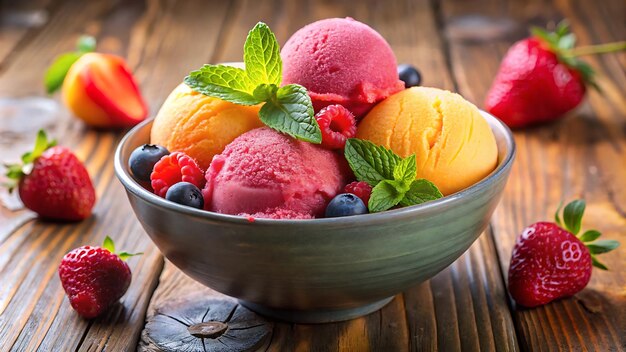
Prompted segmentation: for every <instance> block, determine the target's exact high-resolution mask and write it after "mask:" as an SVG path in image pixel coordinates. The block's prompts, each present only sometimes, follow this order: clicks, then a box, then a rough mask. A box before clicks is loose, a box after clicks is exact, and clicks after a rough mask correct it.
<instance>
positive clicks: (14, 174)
mask: <svg viewBox="0 0 626 352" xmlns="http://www.w3.org/2000/svg"><path fill="white" fill-rule="evenodd" d="M56 143H57V142H56V140H51V141H49V140H48V137H47V136H46V132H45V131H44V130H39V132H37V138H36V139H35V147H34V148H33V150H32V151H30V152H27V153H24V154H23V155H22V158H21V159H22V160H21V163H16V164H5V165H4V166H5V167H6V169H7V171H6V174H5V175H6V177H7V178H8V179H9V180H8V182H7V183H6V184H4V186H5V187H7V188H8V189H9V192H12V191H13V189H14V188H15V187H16V186H17V185H18V184H19V182H20V180H21V179H22V178H23V177H24V176H26V175H28V174H30V172H31V171H32V170H33V166H34V164H33V163H34V162H35V160H37V158H39V157H40V156H41V154H43V152H44V151H46V150H47V149H48V148H50V147H53V146H55V145H56Z"/></svg>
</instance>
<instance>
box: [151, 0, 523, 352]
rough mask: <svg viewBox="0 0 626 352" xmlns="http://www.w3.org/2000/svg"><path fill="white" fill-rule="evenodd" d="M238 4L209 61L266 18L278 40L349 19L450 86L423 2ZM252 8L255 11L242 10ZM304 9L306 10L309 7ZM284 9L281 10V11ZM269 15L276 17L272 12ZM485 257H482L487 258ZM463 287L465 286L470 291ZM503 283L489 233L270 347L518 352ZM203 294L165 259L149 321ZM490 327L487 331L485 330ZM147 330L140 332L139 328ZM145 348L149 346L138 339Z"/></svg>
mask: <svg viewBox="0 0 626 352" xmlns="http://www.w3.org/2000/svg"><path fill="white" fill-rule="evenodd" d="M254 4H255V5H252V4H251V2H236V3H234V4H233V5H232V14H231V16H232V17H233V19H234V21H233V22H236V23H238V25H237V26H234V27H232V28H230V27H228V29H227V30H222V31H221V33H220V37H219V38H218V39H217V42H218V43H221V45H220V47H219V50H217V51H216V52H215V53H213V55H212V56H211V57H210V59H215V60H216V61H214V62H217V61H239V60H241V57H242V48H243V42H244V39H245V36H246V34H247V31H248V30H249V28H251V27H252V26H254V24H255V23H256V22H257V21H259V19H263V20H264V21H266V22H267V23H268V25H269V26H270V27H271V28H272V30H273V31H274V32H275V34H276V36H277V39H278V41H279V42H281V43H284V42H285V41H286V40H287V39H288V36H289V35H290V34H291V33H293V32H294V31H296V30H297V29H299V28H300V27H302V26H303V25H305V24H307V23H310V22H312V21H315V20H317V19H321V18H326V17H342V16H353V17H355V18H357V19H359V20H362V21H364V22H366V23H369V24H370V25H372V26H373V27H374V28H375V29H376V30H378V31H380V33H381V34H382V35H383V36H384V37H385V38H387V39H388V40H389V43H390V45H391V46H392V48H393V49H394V51H395V52H396V54H397V56H398V60H399V61H401V62H408V63H412V64H414V65H417V66H418V67H420V69H421V70H423V72H425V73H426V74H425V75H424V76H425V78H424V80H425V82H426V84H429V85H432V86H437V87H442V88H447V89H453V84H452V78H451V75H450V72H449V71H448V69H447V66H446V63H445V62H446V61H445V59H444V53H443V51H442V50H441V48H442V42H441V41H440V37H439V31H438V28H437V26H436V20H435V18H434V16H433V8H432V7H431V5H430V4H429V3H427V2H418V3H414V2H390V3H388V4H385V5H384V6H383V5H382V4H381V3H380V2H377V1H371V2H363V3H358V4H355V3H353V2H349V1H339V2H338V1H333V2H332V3H323V2H315V3H307V4H306V5H304V6H305V8H307V9H308V11H306V15H303V14H302V13H300V9H301V6H296V5H295V3H291V2H289V3H286V4H284V5H285V6H284V9H282V10H281V11H279V12H278V13H276V11H275V9H277V8H281V3H280V2H277V1H255V2H254ZM251 6H256V7H255V10H256V11H253V12H251V11H247V10H246V9H249V8H250V7H251ZM307 6H308V7H307ZM282 11H284V13H283V12H282ZM272 14H274V16H272ZM485 258H487V259H486V260H485ZM468 288H470V289H469V290H468ZM503 290H504V288H503V285H502V279H501V276H500V271H499V267H498V262H497V258H496V253H495V249H494V246H493V243H492V241H491V235H490V234H489V233H485V234H484V235H483V236H481V238H480V240H478V241H477V242H476V244H475V245H474V246H472V248H471V249H470V250H469V251H468V253H466V254H465V255H464V256H463V257H462V258H461V259H459V260H458V261H457V262H456V263H455V264H453V265H452V266H451V267H450V268H448V269H446V270H445V271H444V272H442V273H441V274H439V275H438V276H437V277H436V278H435V279H433V280H431V282H426V283H424V284H422V285H419V286H417V287H415V288H412V289H410V290H408V291H407V292H405V293H403V294H400V295H398V296H397V297H396V298H395V299H394V300H393V301H392V302H391V303H390V304H389V305H388V306H386V307H384V308H383V309H382V310H380V311H378V312H375V313H373V314H370V315H369V316H366V317H363V318H359V319H355V320H353V321H349V322H342V323H335V324H324V325H313V326H312V325H299V324H285V323H277V324H276V326H275V328H274V335H273V337H272V341H271V344H270V346H269V350H270V351H283V350H298V351H308V350H312V351H365V350H371V351H381V350H388V351H405V350H412V351H426V350H441V351H448V350H453V349H460V348H463V349H465V350H473V349H475V350H478V349H482V350H495V349H496V348H499V349H500V350H507V351H515V350H517V343H516V338H515V331H514V328H513V322H512V319H511V316H510V314H509V312H508V307H507V302H506V300H505V294H504V291H503ZM197 292H201V293H202V296H216V297H219V296H220V294H219V293H217V292H215V291H211V290H210V289H207V288H204V287H202V286H201V285H199V284H198V283H196V282H194V281H193V280H191V279H189V278H188V277H187V276H185V275H184V274H183V273H182V272H180V271H179V270H178V269H177V268H175V267H174V266H173V265H172V264H171V263H169V262H167V261H166V264H165V268H164V271H163V273H162V275H161V278H160V285H159V287H158V288H157V290H156V292H155V294H154V296H153V298H152V302H151V303H150V307H149V310H148V320H150V319H151V317H152V316H153V315H154V312H155V311H156V310H157V309H158V307H160V306H162V305H163V304H167V302H169V301H171V300H173V299H179V298H181V297H185V296H186V295H194V294H196V293H197ZM486 327H488V328H486ZM144 334H145V331H144ZM142 341H143V342H142V343H143V346H144V347H143V348H145V349H147V350H150V348H152V347H153V346H152V345H151V344H150V343H149V341H147V339H142Z"/></svg>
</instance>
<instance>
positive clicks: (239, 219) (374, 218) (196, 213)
mask: <svg viewBox="0 0 626 352" xmlns="http://www.w3.org/2000/svg"><path fill="white" fill-rule="evenodd" d="M479 111H480V113H481V115H482V116H483V118H485V120H487V123H488V124H489V127H490V128H491V129H492V130H496V129H498V130H500V131H499V132H500V134H502V135H503V136H504V143H505V145H506V146H507V153H506V154H505V155H504V157H503V158H502V161H500V162H499V163H498V166H497V167H496V168H495V169H494V170H493V171H492V172H491V173H490V174H489V175H487V176H486V177H484V178H483V179H482V180H480V181H478V182H476V183H475V184H473V185H471V186H469V187H467V188H465V189H463V190H461V191H458V192H456V193H453V194H450V195H447V196H444V197H442V198H439V199H437V200H433V201H429V202H425V203H422V204H418V205H412V206H408V207H403V208H399V209H392V210H386V211H382V212H379V213H369V214H361V215H354V216H346V217H336V218H315V219H267V218H253V219H254V220H250V218H249V217H245V216H239V215H230V214H221V213H216V212H211V211H206V210H201V209H195V208H192V207H188V206H184V205H180V204H177V203H174V202H170V201H167V200H165V199H164V198H161V197H159V196H157V195H156V194H154V193H152V192H150V191H148V190H146V189H145V188H143V187H142V186H141V185H140V184H139V182H137V181H136V180H135V179H134V178H133V177H132V176H131V175H130V173H129V170H128V168H127V167H124V166H123V160H122V149H124V146H125V145H126V143H128V141H129V140H130V139H131V138H132V137H133V136H134V135H135V133H137V131H139V130H140V129H142V128H144V127H145V126H146V125H148V124H150V123H152V122H153V121H154V117H153V118H150V119H148V120H145V121H143V122H141V123H140V124H138V125H136V126H135V127H133V128H132V129H131V130H130V131H128V132H127V133H126V134H125V135H124V137H123V138H122V140H121V141H120V142H119V143H118V145H117V147H116V150H115V156H114V170H115V175H116V176H117V178H118V179H119V180H120V182H121V183H122V185H123V186H124V188H126V190H127V191H128V192H131V193H133V194H134V195H135V196H137V197H139V198H141V199H142V200H143V201H145V202H147V203H150V204H152V205H154V206H157V207H161V208H165V209H167V210H169V211H173V212H176V213H180V214H184V215H187V216H192V217H196V218H202V219H203V220H209V221H216V222H223V223H231V224H233V223H234V224H240V225H246V224H247V225H252V224H253V225H255V226H259V225H267V226H276V225H284V226H319V225H326V226H329V227H335V226H339V227H341V226H353V225H354V224H357V223H358V224H359V225H361V226H363V225H368V224H375V223H380V222H387V221H393V220H401V219H403V218H406V217H413V216H416V215H417V214H420V215H428V214H432V213H436V212H438V211H440V210H441V209H443V208H446V207H448V206H451V205H454V204H456V203H459V202H461V201H462V200H463V199H464V198H467V197H471V196H472V195H474V194H476V193H479V192H481V191H483V190H485V189H486V188H488V187H489V185H490V184H491V183H493V182H494V181H495V180H497V179H500V178H501V177H503V176H504V174H505V173H506V172H507V170H509V169H510V168H511V166H512V164H513V160H514V159H515V154H516V145H515V139H514V138H513V133H512V132H511V130H510V129H509V127H508V126H506V125H505V124H504V123H503V122H502V121H501V120H499V119H498V118H496V117H495V116H493V115H491V114H489V113H488V112H486V111H483V110H480V109H479ZM496 142H497V140H496ZM126 165H127V163H126Z"/></svg>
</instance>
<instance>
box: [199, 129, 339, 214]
mask: <svg viewBox="0 0 626 352" xmlns="http://www.w3.org/2000/svg"><path fill="white" fill-rule="evenodd" d="M349 177H350V170H349V168H348V165H347V163H346V161H345V159H344V158H343V156H341V155H339V154H337V153H334V152H332V151H329V150H326V149H323V148H321V147H319V146H317V145H313V144H310V143H305V142H300V141H297V140H295V139H293V138H291V137H288V136H286V135H283V134H281V133H279V132H276V131H274V130H271V129H269V128H258V129H254V130H251V131H249V132H246V133H244V134H242V135H241V136H239V137H237V138H236V139H235V140H234V141H233V142H231V143H230V144H229V145H228V146H226V149H225V150H224V152H223V153H222V154H219V155H216V156H215V157H214V158H213V161H212V162H211V166H210V167H209V169H208V170H207V173H206V179H207V184H206V186H205V188H204V190H203V191H202V193H203V195H204V200H205V208H206V209H207V210H210V211H215V212H219V213H224V214H233V215H244V216H253V217H258V218H273V219H310V218H314V217H317V216H321V215H323V213H324V209H325V208H326V205H327V204H328V202H329V201H330V200H331V199H332V198H333V197H334V196H335V195H337V194H338V193H339V192H340V191H341V190H342V189H343V186H344V185H345V184H346V183H347V181H348V179H349Z"/></svg>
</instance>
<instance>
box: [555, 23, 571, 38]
mask: <svg viewBox="0 0 626 352" xmlns="http://www.w3.org/2000/svg"><path fill="white" fill-rule="evenodd" d="M554 32H555V33H556V35H558V36H559V37H563V36H565V35H566V34H567V33H569V22H568V21H567V20H566V19H563V20H561V22H559V24H557V25H556V30H555V31H554Z"/></svg>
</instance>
